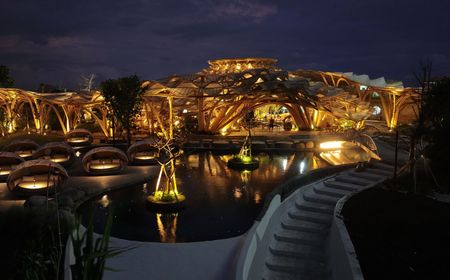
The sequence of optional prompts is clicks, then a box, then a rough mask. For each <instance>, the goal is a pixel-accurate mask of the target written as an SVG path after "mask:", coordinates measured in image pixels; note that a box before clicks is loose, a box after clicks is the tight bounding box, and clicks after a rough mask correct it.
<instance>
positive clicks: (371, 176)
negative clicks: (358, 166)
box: [348, 171, 386, 182]
mask: <svg viewBox="0 0 450 280" xmlns="http://www.w3.org/2000/svg"><path fill="white" fill-rule="evenodd" d="M348 175H350V176H353V177H357V178H363V179H366V180H369V181H373V182H377V181H381V180H384V179H386V176H383V175H378V174H374V173H370V172H357V171H351V172H348Z"/></svg>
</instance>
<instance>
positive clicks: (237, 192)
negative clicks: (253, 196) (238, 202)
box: [233, 187, 242, 199]
mask: <svg viewBox="0 0 450 280" xmlns="http://www.w3.org/2000/svg"><path fill="white" fill-rule="evenodd" d="M233 195H234V197H235V198H236V199H239V198H241V197H242V190H241V189H240V188H239V187H237V188H235V189H234V192H233Z"/></svg>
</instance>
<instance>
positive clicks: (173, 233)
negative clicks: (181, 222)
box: [156, 213, 178, 243]
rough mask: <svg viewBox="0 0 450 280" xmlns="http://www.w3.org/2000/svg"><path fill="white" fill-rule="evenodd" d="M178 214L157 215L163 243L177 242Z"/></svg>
mask: <svg viewBox="0 0 450 280" xmlns="http://www.w3.org/2000/svg"><path fill="white" fill-rule="evenodd" d="M177 220H178V213H167V214H161V213H156V223H157V225H158V231H159V235H160V237H161V242H162V243H175V242H176V240H177Z"/></svg>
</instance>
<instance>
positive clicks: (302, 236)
mask: <svg viewBox="0 0 450 280" xmlns="http://www.w3.org/2000/svg"><path fill="white" fill-rule="evenodd" d="M273 237H274V238H275V240H277V241H283V242H288V243H294V244H303V245H309V246H315V247H323V246H324V243H325V240H324V239H323V238H322V236H320V235H319V234H314V233H308V232H297V231H291V230H283V229H282V230H280V231H279V232H277V233H275V234H274V235H273Z"/></svg>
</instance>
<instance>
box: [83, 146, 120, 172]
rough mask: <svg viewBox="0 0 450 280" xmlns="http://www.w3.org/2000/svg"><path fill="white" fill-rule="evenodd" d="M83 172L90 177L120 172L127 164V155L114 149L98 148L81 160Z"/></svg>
mask: <svg viewBox="0 0 450 280" xmlns="http://www.w3.org/2000/svg"><path fill="white" fill-rule="evenodd" d="M82 163H83V168H84V170H85V171H86V172H87V173H89V174H91V175H110V174H117V173H120V172H122V171H123V170H124V169H125V167H126V166H127V164H128V158H127V155H126V154H125V153H124V152H122V151H121V150H119V149H117V148H114V147H99V148H94V149H92V150H90V151H89V152H87V153H86V154H85V155H84V157H83V160H82Z"/></svg>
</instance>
